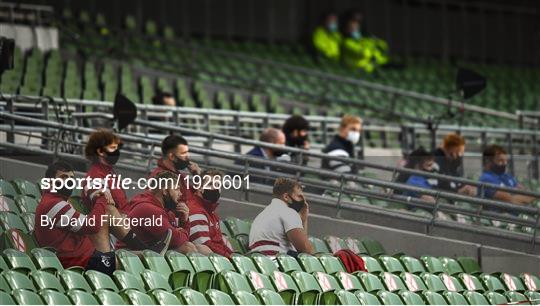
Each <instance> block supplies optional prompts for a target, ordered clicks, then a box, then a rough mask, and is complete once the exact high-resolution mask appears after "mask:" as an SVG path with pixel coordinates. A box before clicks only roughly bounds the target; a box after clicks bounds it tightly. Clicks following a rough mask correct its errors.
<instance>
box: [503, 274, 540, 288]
mask: <svg viewBox="0 0 540 306" xmlns="http://www.w3.org/2000/svg"><path fill="white" fill-rule="evenodd" d="M520 278H521V280H522V281H523V284H525V287H527V289H529V290H530V291H538V290H540V277H538V276H537V275H533V274H530V273H522V274H521V275H520ZM494 291H496V290H494Z"/></svg>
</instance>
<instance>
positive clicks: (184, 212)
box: [176, 202, 189, 224]
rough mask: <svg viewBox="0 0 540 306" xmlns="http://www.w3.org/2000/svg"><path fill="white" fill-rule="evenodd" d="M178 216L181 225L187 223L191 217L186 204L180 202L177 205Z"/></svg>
mask: <svg viewBox="0 0 540 306" xmlns="http://www.w3.org/2000/svg"><path fill="white" fill-rule="evenodd" d="M176 215H177V216H178V220H179V221H180V223H181V224H184V223H186V221H187V220H188V217H189V207H188V206H187V205H186V203H184V202H178V203H177V204H176Z"/></svg>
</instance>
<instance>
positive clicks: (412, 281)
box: [400, 272, 428, 292]
mask: <svg viewBox="0 0 540 306" xmlns="http://www.w3.org/2000/svg"><path fill="white" fill-rule="evenodd" d="M400 277H401V280H402V281H403V283H405V285H406V286H407V289H408V290H409V291H412V292H422V291H425V290H428V289H427V287H426V284H425V283H424V281H423V280H422V279H421V278H420V277H419V276H418V275H416V274H412V273H410V272H403V273H401V275H400Z"/></svg>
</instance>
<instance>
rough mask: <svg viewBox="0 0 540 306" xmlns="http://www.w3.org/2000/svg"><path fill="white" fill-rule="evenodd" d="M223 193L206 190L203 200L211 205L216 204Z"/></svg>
mask: <svg viewBox="0 0 540 306" xmlns="http://www.w3.org/2000/svg"><path fill="white" fill-rule="evenodd" d="M220 196H221V193H220V192H219V190H212V189H206V190H204V191H203V193H202V198H203V199H205V200H206V201H208V202H209V203H216V202H217V201H218V200H219V197H220Z"/></svg>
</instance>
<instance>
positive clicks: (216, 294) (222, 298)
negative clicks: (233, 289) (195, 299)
mask: <svg viewBox="0 0 540 306" xmlns="http://www.w3.org/2000/svg"><path fill="white" fill-rule="evenodd" d="M206 298H207V299H208V300H209V301H210V304H212V305H235V304H234V301H233V300H232V298H231V297H230V296H229V295H228V294H227V293H225V292H222V291H219V290H216V289H208V290H206Z"/></svg>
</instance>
